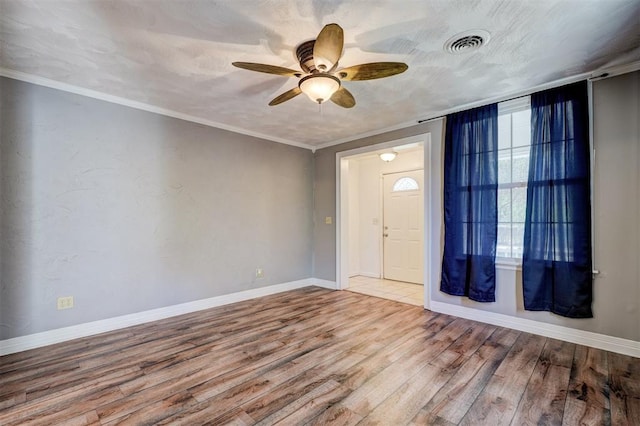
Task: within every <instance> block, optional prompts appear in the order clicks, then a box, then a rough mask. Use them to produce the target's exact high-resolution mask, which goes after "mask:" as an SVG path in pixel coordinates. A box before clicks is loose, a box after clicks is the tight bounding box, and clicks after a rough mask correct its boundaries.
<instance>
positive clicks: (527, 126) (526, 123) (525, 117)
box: [498, 109, 531, 147]
mask: <svg viewBox="0 0 640 426" xmlns="http://www.w3.org/2000/svg"><path fill="white" fill-rule="evenodd" d="M512 116H513V124H512V126H513V146H514V147H516V146H529V145H531V110H530V109H525V110H524V111H518V112H514V113H513V114H512ZM499 125H500V124H498V126H499Z"/></svg>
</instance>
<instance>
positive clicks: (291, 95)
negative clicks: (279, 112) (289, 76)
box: [269, 87, 302, 106]
mask: <svg viewBox="0 0 640 426" xmlns="http://www.w3.org/2000/svg"><path fill="white" fill-rule="evenodd" d="M300 93H302V90H300V88H299V87H294V88H293V89H291V90H287V91H286V92H284V93H283V94H281V95H280V96H277V97H276V98H274V99H273V100H272V101H271V102H269V106H274V105H278V104H281V103H283V102H286V101H288V100H289V99H293V98H295V97H296V96H298V95H299V94H300Z"/></svg>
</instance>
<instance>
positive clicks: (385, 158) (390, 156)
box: [380, 151, 398, 163]
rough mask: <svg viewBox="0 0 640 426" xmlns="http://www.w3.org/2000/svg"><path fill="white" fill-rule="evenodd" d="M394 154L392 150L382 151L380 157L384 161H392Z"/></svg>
mask: <svg viewBox="0 0 640 426" xmlns="http://www.w3.org/2000/svg"><path fill="white" fill-rule="evenodd" d="M396 155H398V154H396V153H395V152H393V151H390V152H383V153H382V154H380V159H381V160H382V161H384V162H386V163H388V162H390V161H393V160H394V159H395V158H396Z"/></svg>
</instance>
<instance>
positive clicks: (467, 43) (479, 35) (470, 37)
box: [444, 30, 490, 55]
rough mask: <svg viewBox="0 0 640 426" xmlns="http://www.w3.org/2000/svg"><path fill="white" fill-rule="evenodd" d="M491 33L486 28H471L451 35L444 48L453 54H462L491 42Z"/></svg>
mask: <svg viewBox="0 0 640 426" xmlns="http://www.w3.org/2000/svg"><path fill="white" fill-rule="evenodd" d="M489 38H490V35H489V33H488V32H486V31H484V30H471V31H465V32H463V33H459V34H456V35H454V36H453V37H451V38H450V39H449V40H447V42H446V43H445V44H444V50H446V51H447V52H449V53H453V54H456V55H457V54H461V53H466V52H471V51H473V50H478V49H480V47H482V46H484V45H485V44H487V43H488V42H489Z"/></svg>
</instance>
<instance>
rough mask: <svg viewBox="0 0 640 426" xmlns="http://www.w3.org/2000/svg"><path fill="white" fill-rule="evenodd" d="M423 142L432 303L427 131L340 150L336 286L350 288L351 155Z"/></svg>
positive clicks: (427, 294) (427, 289) (427, 302)
mask: <svg viewBox="0 0 640 426" xmlns="http://www.w3.org/2000/svg"><path fill="white" fill-rule="evenodd" d="M417 142H422V145H423V151H424V159H423V169H424V180H423V182H422V184H423V186H424V241H425V244H424V253H423V262H424V274H423V275H424V277H423V279H424V307H425V308H426V309H429V308H430V306H431V276H430V274H431V267H432V265H431V245H430V244H427V242H428V241H431V239H430V233H431V217H432V216H431V184H430V182H431V174H432V170H431V133H423V134H420V135H416V136H411V137H408V138H403V139H396V140H393V141H389V142H384V143H380V144H376V145H368V146H364V147H362V148H355V149H350V150H347V151H341V152H336V288H337V289H338V290H344V289H347V288H349V268H348V265H349V250H348V236H349V221H348V217H349V211H348V210H349V209H348V205H349V203H348V202H347V201H348V197H349V193H348V182H349V180H348V176H349V167H348V157H353V156H354V155H359V154H365V153H368V152H373V151H378V150H382V149H387V148H393V147H394V146H398V145H406V144H410V143H417Z"/></svg>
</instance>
